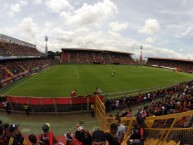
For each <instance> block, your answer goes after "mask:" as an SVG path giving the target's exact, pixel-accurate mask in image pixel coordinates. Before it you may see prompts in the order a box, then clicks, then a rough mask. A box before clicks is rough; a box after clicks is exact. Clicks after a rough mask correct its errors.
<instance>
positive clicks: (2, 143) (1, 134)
mask: <svg viewBox="0 0 193 145" xmlns="http://www.w3.org/2000/svg"><path fill="white" fill-rule="evenodd" d="M8 140H9V138H8V137H7V136H6V134H5V129H4V126H3V124H1V125H0V145H7V143H8Z"/></svg>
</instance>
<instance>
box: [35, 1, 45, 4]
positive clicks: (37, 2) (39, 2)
mask: <svg viewBox="0 0 193 145" xmlns="http://www.w3.org/2000/svg"><path fill="white" fill-rule="evenodd" d="M42 2H43V0H33V3H34V4H41V3H42Z"/></svg>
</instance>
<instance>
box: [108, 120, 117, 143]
mask: <svg viewBox="0 0 193 145" xmlns="http://www.w3.org/2000/svg"><path fill="white" fill-rule="evenodd" d="M117 131H118V126H117V125H116V124H114V123H112V124H111V126H110V133H106V140H107V141H108V143H109V145H120V143H119V142H118V138H117V136H116V134H117Z"/></svg>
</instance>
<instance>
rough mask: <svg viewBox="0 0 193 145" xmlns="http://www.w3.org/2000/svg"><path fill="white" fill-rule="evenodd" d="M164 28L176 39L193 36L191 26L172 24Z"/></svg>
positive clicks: (192, 27)
mask: <svg viewBox="0 0 193 145" xmlns="http://www.w3.org/2000/svg"><path fill="white" fill-rule="evenodd" d="M166 28H167V30H168V31H169V32H170V33H171V34H172V35H173V36H174V37H176V38H183V37H192V36H193V26H192V24H184V25H176V24H173V25H168V26H167V27H166Z"/></svg>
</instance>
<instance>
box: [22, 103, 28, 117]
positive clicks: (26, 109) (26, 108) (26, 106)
mask: <svg viewBox="0 0 193 145" xmlns="http://www.w3.org/2000/svg"><path fill="white" fill-rule="evenodd" d="M23 107H24V110H25V113H26V115H27V116H29V105H28V104H25V105H24V106H23Z"/></svg>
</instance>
